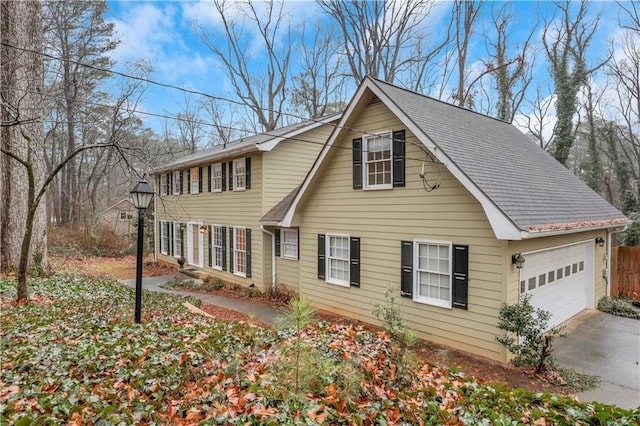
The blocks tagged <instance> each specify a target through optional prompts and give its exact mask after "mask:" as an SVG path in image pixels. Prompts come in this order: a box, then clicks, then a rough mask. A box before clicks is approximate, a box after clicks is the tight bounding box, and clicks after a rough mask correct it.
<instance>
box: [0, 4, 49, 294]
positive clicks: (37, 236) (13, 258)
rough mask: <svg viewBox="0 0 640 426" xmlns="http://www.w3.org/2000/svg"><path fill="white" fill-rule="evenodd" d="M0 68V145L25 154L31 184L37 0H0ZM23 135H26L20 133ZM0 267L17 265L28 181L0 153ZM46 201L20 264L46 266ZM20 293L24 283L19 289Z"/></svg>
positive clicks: (38, 141) (37, 152) (38, 136)
mask: <svg viewBox="0 0 640 426" xmlns="http://www.w3.org/2000/svg"><path fill="white" fill-rule="evenodd" d="M0 17H1V18H0V39H1V40H2V42H3V43H6V44H7V45H5V44H3V45H2V46H0V49H1V50H0V58H1V61H2V73H1V76H0V83H1V84H0V91H1V95H2V111H1V117H2V124H3V125H2V127H1V128H0V134H1V136H2V138H1V145H0V146H1V147H2V148H3V149H7V150H10V151H12V152H15V153H16V154H18V155H19V156H20V157H21V158H26V159H28V160H29V161H30V162H31V164H33V166H34V170H33V171H34V176H35V179H36V180H35V185H36V186H38V185H40V184H41V183H42V182H43V180H44V177H45V175H46V165H45V163H44V154H43V152H44V150H43V146H42V141H43V138H44V132H43V125H42V97H41V93H42V57H41V56H40V54H39V52H40V51H41V49H42V42H43V39H42V4H41V2H40V1H38V0H23V1H2V2H0ZM23 134H26V135H28V136H29V139H30V141H29V140H27V138H25V137H24V136H23ZM0 166H1V167H0V267H1V269H2V270H3V271H6V270H16V269H19V266H20V265H19V263H20V260H19V259H20V251H21V250H20V248H21V247H22V245H23V239H24V236H25V231H27V229H26V228H27V220H26V219H27V215H28V214H29V213H28V211H29V207H28V193H29V182H28V177H27V171H26V168H25V167H24V166H23V165H22V164H20V163H19V162H17V161H16V160H14V159H12V158H11V157H9V156H8V155H4V154H0ZM46 223H47V222H46V203H44V202H43V203H41V204H40V206H39V208H38V209H37V210H35V211H34V212H33V238H32V239H31V241H30V243H31V244H29V246H28V247H27V249H28V250H29V256H27V261H26V265H24V269H25V270H28V269H31V268H34V267H36V268H40V269H44V270H46V269H47V266H48V265H47V240H46ZM22 290H24V294H25V295H26V286H25V288H24V289H22Z"/></svg>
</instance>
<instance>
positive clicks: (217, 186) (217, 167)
mask: <svg viewBox="0 0 640 426" xmlns="http://www.w3.org/2000/svg"><path fill="white" fill-rule="evenodd" d="M209 179H211V192H222V163H216V164H212V165H211V176H209Z"/></svg>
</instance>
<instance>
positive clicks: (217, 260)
mask: <svg viewBox="0 0 640 426" xmlns="http://www.w3.org/2000/svg"><path fill="white" fill-rule="evenodd" d="M223 232H224V231H223V230H222V227H221V226H212V227H211V263H212V265H211V266H212V267H213V268H215V269H222V262H223V259H224V257H223V256H224V255H223V252H222V238H223Z"/></svg>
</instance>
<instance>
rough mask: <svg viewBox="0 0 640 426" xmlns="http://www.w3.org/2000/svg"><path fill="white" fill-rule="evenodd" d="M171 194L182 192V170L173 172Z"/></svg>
mask: <svg viewBox="0 0 640 426" xmlns="http://www.w3.org/2000/svg"><path fill="white" fill-rule="evenodd" d="M172 190H173V195H180V194H181V193H182V172H180V171H178V172H173V189H172Z"/></svg>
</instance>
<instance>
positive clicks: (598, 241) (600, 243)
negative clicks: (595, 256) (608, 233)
mask: <svg viewBox="0 0 640 426" xmlns="http://www.w3.org/2000/svg"><path fill="white" fill-rule="evenodd" d="M596 245H597V246H598V247H604V238H602V237H596Z"/></svg>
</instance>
